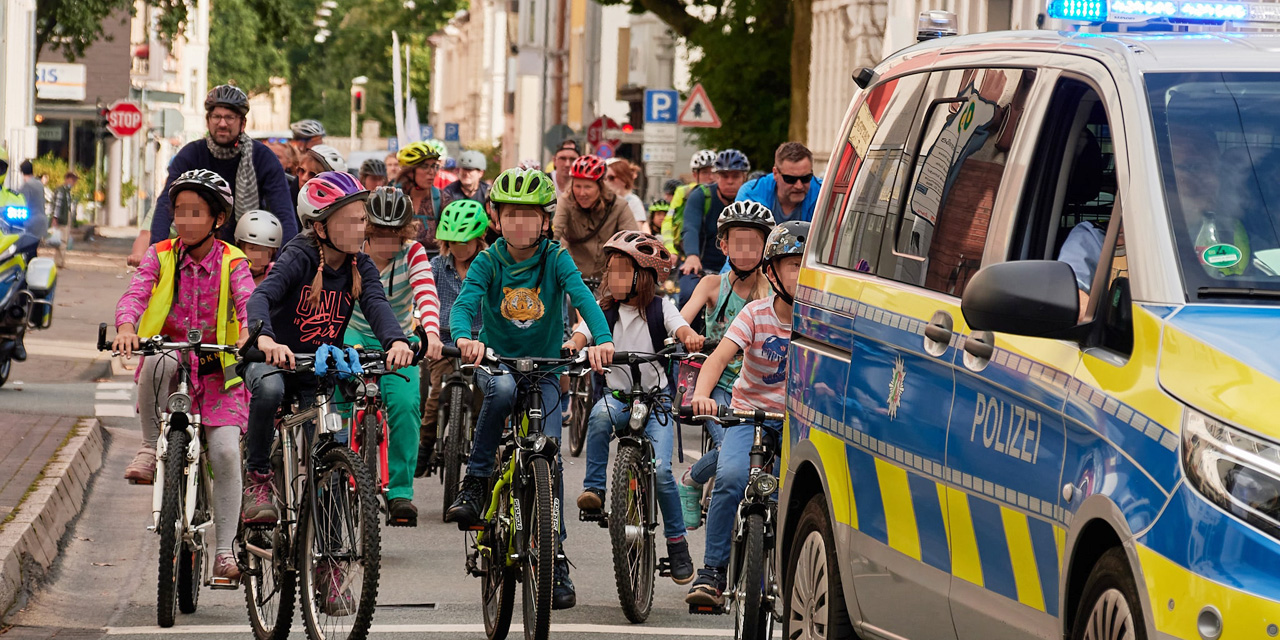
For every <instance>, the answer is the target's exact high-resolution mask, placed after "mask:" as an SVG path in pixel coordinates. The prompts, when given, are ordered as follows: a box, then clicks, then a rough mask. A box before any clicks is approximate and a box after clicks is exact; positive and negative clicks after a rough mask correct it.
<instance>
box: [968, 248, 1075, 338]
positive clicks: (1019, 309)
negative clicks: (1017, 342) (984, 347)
mask: <svg viewBox="0 0 1280 640" xmlns="http://www.w3.org/2000/svg"><path fill="white" fill-rule="evenodd" d="M1079 307H1080V298H1079V294H1077V293H1076V277H1075V273H1074V272H1072V270H1071V267H1070V266H1069V265H1068V264H1067V263H1065V262H1058V261H1056V260H1019V261H1015V262H1004V263H1001V264H994V265H991V266H989V267H987V268H985V269H983V270H981V271H979V272H978V273H977V274H975V275H974V276H973V279H972V280H970V281H969V285H968V286H967V287H965V291H964V297H963V298H961V300H960V310H961V311H962V312H963V313H964V319H965V321H966V322H968V323H969V326H970V327H972V328H973V329H975V330H985V331H995V332H998V333H1011V334H1014V335H1020V336H1031V337H1034V338H1063V339H1077V338H1078V337H1083V335H1082V336H1076V335H1074V334H1076V333H1079V331H1078V328H1077V324H1078V318H1079V314H1080V309H1079ZM1073 330H1076V331H1073Z"/></svg>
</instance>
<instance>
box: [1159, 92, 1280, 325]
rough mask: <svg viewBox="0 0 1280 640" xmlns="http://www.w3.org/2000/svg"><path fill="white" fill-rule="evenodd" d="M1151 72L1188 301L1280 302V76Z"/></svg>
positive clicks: (1167, 193)
mask: <svg viewBox="0 0 1280 640" xmlns="http://www.w3.org/2000/svg"><path fill="white" fill-rule="evenodd" d="M1144 79H1145V82H1146V87H1147V93H1148V98H1149V100H1148V103H1149V104H1150V106H1151V119H1152V125H1153V129H1154V131H1155V138H1156V149H1157V151H1158V157H1159V163H1160V175H1161V181H1162V184H1163V187H1164V195H1165V203H1166V205H1167V206H1168V209H1169V220H1170V223H1171V225H1172V229H1173V236H1174V242H1175V243H1176V245H1177V255H1178V262H1179V268H1180V270H1181V274H1182V279H1183V283H1184V286H1185V291H1186V295H1187V299H1188V300H1190V301H1195V302H1205V303H1221V304H1242V303H1243V304H1268V305H1275V304H1280V73H1275V72H1251V73H1217V72H1214V73H1209V72H1199V73H1150V74H1147V75H1146V76H1144Z"/></svg>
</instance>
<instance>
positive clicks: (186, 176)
mask: <svg viewBox="0 0 1280 640" xmlns="http://www.w3.org/2000/svg"><path fill="white" fill-rule="evenodd" d="M183 191H195V192H196V193H198V194H200V197H201V198H204V201H205V202H208V203H209V206H210V207H212V208H213V209H214V211H213V213H214V215H215V216H216V215H217V214H219V213H227V214H229V213H231V211H232V210H233V209H235V198H234V197H232V195H231V185H229V184H227V181H226V179H225V178H223V177H222V176H220V175H218V174H216V173H214V172H212V171H210V170H208V169H192V170H190V171H188V172H186V173H183V174H182V175H180V176H178V177H177V179H175V180H174V181H173V183H172V184H170V185H169V202H170V203H173V202H174V201H175V200H177V199H178V194H179V193H182V192H183Z"/></svg>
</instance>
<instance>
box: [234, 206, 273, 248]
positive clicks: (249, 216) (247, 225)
mask: <svg viewBox="0 0 1280 640" xmlns="http://www.w3.org/2000/svg"><path fill="white" fill-rule="evenodd" d="M283 237H284V228H283V227H281V226H280V220H278V219H277V218H276V216H275V214H273V213H271V212H270V211H263V210H262V209H256V210H254V211H250V212H248V213H246V214H244V215H243V216H240V222H237V223H236V242H251V243H253V244H260V245H262V246H264V247H271V248H273V249H279V248H280V243H281V240H282V239H283Z"/></svg>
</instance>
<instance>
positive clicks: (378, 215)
mask: <svg viewBox="0 0 1280 640" xmlns="http://www.w3.org/2000/svg"><path fill="white" fill-rule="evenodd" d="M364 210H365V212H366V213H368V214H369V224H371V225H374V226H377V227H388V228H391V229H399V228H401V227H403V226H405V225H406V224H409V220H410V219H411V218H412V217H413V202H412V201H411V200H409V195H408V194H406V193H405V192H403V191H401V190H400V189H398V188H396V187H378V188H377V189H374V190H373V191H370V192H369V199H368V200H365V201H364Z"/></svg>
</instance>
